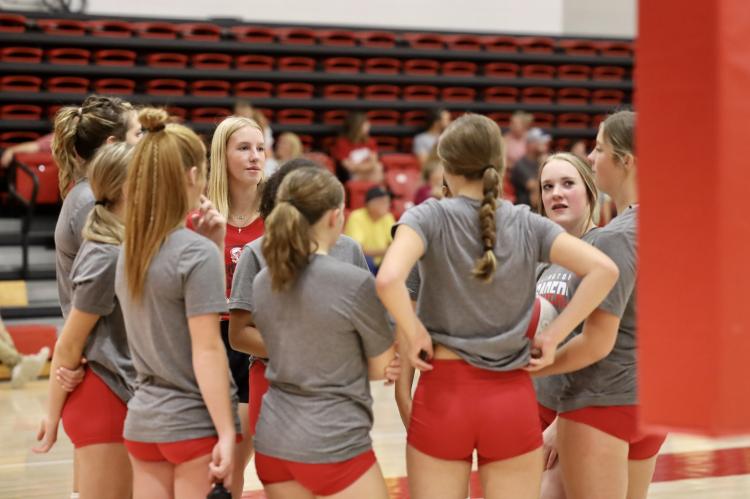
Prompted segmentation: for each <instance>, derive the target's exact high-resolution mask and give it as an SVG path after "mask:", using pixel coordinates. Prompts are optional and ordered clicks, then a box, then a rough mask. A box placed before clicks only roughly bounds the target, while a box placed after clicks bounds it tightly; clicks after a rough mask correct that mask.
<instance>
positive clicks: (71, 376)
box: [55, 357, 86, 393]
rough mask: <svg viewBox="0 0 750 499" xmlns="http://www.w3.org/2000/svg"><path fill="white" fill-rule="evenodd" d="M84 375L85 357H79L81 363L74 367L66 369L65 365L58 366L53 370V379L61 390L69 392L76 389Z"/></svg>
mask: <svg viewBox="0 0 750 499" xmlns="http://www.w3.org/2000/svg"><path fill="white" fill-rule="evenodd" d="M85 375H86V358H85V357H82V358H81V363H80V364H79V365H78V367H76V368H75V369H68V368H67V367H62V366H60V367H58V368H57V369H56V370H55V379H56V380H57V382H58V384H59V385H60V386H61V387H62V389H63V390H65V391H66V392H68V393H70V392H72V391H73V390H75V389H76V387H77V386H78V385H80V384H81V381H83V377H84V376H85Z"/></svg>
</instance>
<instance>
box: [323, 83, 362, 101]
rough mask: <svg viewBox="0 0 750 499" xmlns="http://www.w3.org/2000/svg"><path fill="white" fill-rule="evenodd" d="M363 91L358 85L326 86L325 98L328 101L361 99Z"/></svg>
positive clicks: (324, 90) (324, 89)
mask: <svg viewBox="0 0 750 499" xmlns="http://www.w3.org/2000/svg"><path fill="white" fill-rule="evenodd" d="M361 92H362V89H361V88H359V87H358V86H357V85H326V86H325V87H323V97H324V98H326V99H346V100H351V99H359V95H360V93H361Z"/></svg>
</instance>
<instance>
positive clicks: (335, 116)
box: [323, 109, 349, 125]
mask: <svg viewBox="0 0 750 499" xmlns="http://www.w3.org/2000/svg"><path fill="white" fill-rule="evenodd" d="M347 116H349V111H346V110H344V109H333V110H331V111H325V112H324V113H323V123H325V124H326V125H343V124H344V121H346V117H347Z"/></svg>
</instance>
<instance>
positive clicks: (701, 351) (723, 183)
mask: <svg viewBox="0 0 750 499" xmlns="http://www.w3.org/2000/svg"><path fill="white" fill-rule="evenodd" d="M640 3H641V5H640V26H639V40H638V46H637V60H636V64H637V66H636V80H635V84H636V88H637V97H636V106H637V110H638V125H637V133H638V136H637V148H638V159H639V165H638V172H639V175H640V178H639V183H640V202H641V219H640V270H639V272H640V274H639V283H638V298H639V348H640V351H639V364H640V369H639V371H640V373H639V389H640V399H641V403H642V409H643V410H642V416H643V419H644V422H645V423H646V424H647V425H652V426H659V427H663V428H667V429H670V430H679V431H688V432H697V433H704V434H714V435H722V434H723V435H727V434H742V433H750V288H746V287H745V284H746V283H750V5H748V4H747V2H746V1H745V0H710V1H697V0H695V1H687V2H686V1H684V0H660V1H657V2H653V1H648V0H643V1H641V2H640Z"/></svg>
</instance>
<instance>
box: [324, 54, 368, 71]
mask: <svg viewBox="0 0 750 499" xmlns="http://www.w3.org/2000/svg"><path fill="white" fill-rule="evenodd" d="M361 69H362V60H361V59H357V58H355V57H329V58H328V59H326V60H325V61H323V70H324V71H326V72H327V73H359V71H360V70H361Z"/></svg>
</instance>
